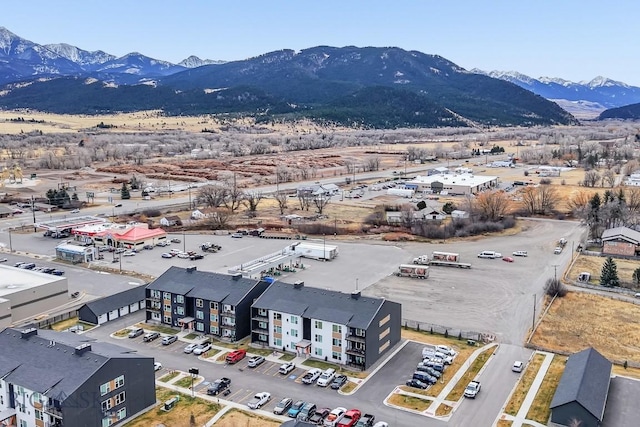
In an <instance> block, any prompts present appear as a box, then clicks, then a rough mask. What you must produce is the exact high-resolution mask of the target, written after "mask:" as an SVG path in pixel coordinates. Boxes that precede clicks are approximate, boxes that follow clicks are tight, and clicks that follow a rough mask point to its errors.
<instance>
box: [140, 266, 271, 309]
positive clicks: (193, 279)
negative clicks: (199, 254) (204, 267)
mask: <svg viewBox="0 0 640 427" xmlns="http://www.w3.org/2000/svg"><path fill="white" fill-rule="evenodd" d="M258 283H259V281H258V280H255V279H247V278H244V277H236V276H233V275H230V274H221V273H213V272H211V271H198V270H192V271H189V270H188V269H186V268H180V267H175V266H172V267H171V268H169V269H168V270H167V271H165V272H164V273H163V274H162V275H161V276H160V277H158V278H157V279H156V280H154V281H153V282H152V283H151V284H149V286H147V288H148V289H155V290H159V291H167V292H172V293H174V294H180V295H187V296H189V297H192V298H202V299H205V300H209V301H218V302H223V303H225V304H231V305H237V304H238V303H240V302H241V301H242V300H243V299H244V297H245V296H246V295H247V293H248V292H249V291H250V290H251V289H253V287H254V286H256V285H257V284H258Z"/></svg>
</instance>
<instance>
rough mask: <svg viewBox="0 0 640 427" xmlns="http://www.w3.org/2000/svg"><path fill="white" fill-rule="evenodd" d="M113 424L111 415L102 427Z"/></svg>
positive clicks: (103, 420)
mask: <svg viewBox="0 0 640 427" xmlns="http://www.w3.org/2000/svg"><path fill="white" fill-rule="evenodd" d="M111 424H113V420H112V419H111V417H107V418H103V419H102V427H109V426H110V425H111ZM25 427H26V426H25Z"/></svg>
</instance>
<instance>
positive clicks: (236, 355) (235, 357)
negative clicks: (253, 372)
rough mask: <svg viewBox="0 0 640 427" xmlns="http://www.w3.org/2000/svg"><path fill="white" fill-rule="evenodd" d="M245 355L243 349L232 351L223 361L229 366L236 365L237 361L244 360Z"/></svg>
mask: <svg viewBox="0 0 640 427" xmlns="http://www.w3.org/2000/svg"><path fill="white" fill-rule="evenodd" d="M246 355H247V352H246V351H245V350H243V349H240V350H234V351H232V352H231V353H229V354H227V357H226V359H225V360H226V361H227V363H229V364H230V365H233V364H234V363H238V362H239V361H241V360H242V359H244V358H245V356H246Z"/></svg>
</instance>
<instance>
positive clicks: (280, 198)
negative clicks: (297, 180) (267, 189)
mask: <svg viewBox="0 0 640 427" xmlns="http://www.w3.org/2000/svg"><path fill="white" fill-rule="evenodd" d="M273 198H274V199H276V202H278V208H280V215H284V210H285V209H287V202H288V200H289V196H288V195H287V193H285V192H284V191H278V192H277V193H276V194H274V196H273Z"/></svg>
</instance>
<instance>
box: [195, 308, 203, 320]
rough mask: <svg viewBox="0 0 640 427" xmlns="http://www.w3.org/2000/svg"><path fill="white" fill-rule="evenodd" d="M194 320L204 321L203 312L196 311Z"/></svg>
mask: <svg viewBox="0 0 640 427" xmlns="http://www.w3.org/2000/svg"><path fill="white" fill-rule="evenodd" d="M196 319H200V320H202V319H204V312H203V311H202V310H196Z"/></svg>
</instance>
